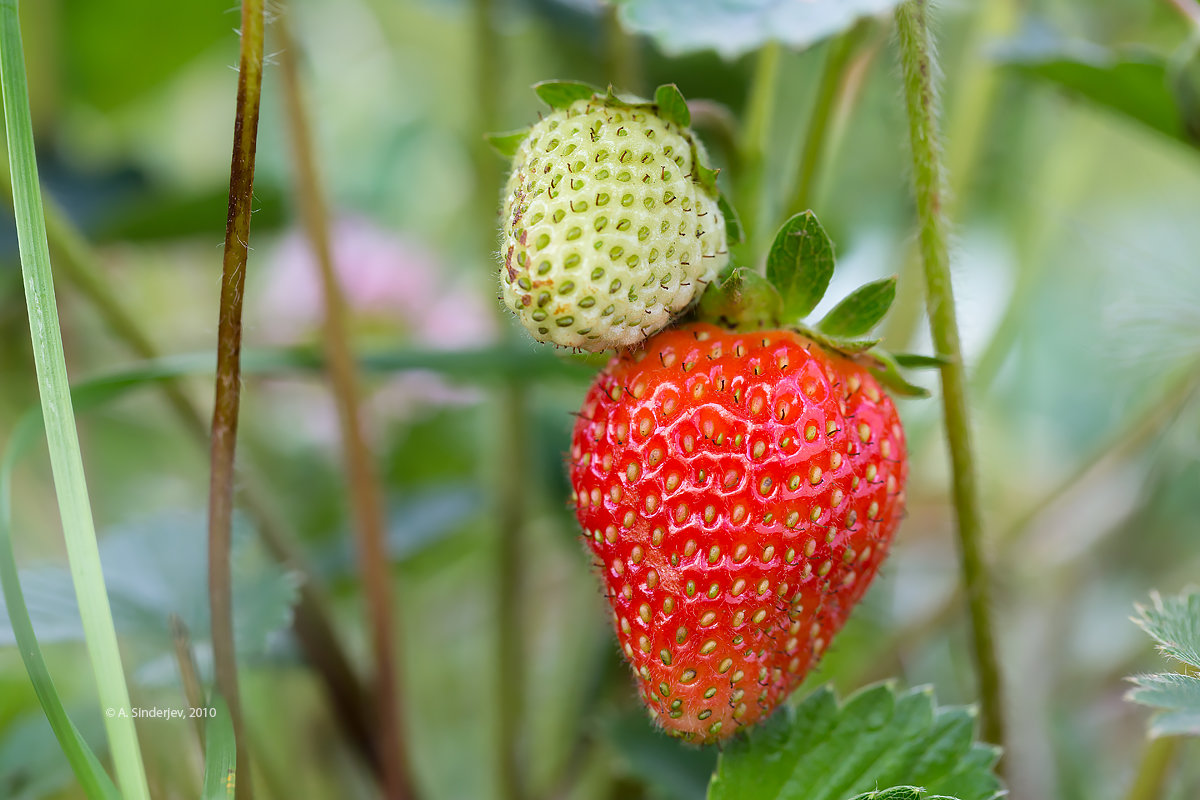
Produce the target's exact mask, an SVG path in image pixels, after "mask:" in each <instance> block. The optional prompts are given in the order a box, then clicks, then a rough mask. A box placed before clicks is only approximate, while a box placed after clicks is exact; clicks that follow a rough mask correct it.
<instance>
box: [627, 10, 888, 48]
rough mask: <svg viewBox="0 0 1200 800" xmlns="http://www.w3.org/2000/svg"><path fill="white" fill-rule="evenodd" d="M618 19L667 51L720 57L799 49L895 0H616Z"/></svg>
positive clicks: (882, 11)
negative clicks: (767, 47)
mask: <svg viewBox="0 0 1200 800" xmlns="http://www.w3.org/2000/svg"><path fill="white" fill-rule="evenodd" d="M617 2H618V5H619V6H620V9H621V21H622V22H623V23H624V24H625V25H626V26H627V27H629V28H631V29H633V30H635V31H637V32H639V33H645V34H648V35H649V36H650V37H651V38H653V39H654V40H655V41H656V42H657V43H658V45H659V46H660V47H661V48H662V49H663V50H664V51H665V52H667V53H668V54H679V53H689V52H696V51H699V50H716V51H717V52H718V53H720V54H721V55H722V56H724V57H726V58H736V57H737V56H740V55H743V54H745V53H749V52H750V51H752V50H757V49H758V48H759V47H761V46H762V45H764V44H766V43H767V42H770V41H780V42H783V43H784V44H786V45H788V46H790V47H794V48H796V49H802V48H805V47H808V46H809V45H811V44H814V43H816V42H819V41H821V40H822V39H824V38H825V37H827V36H832V35H834V34H836V33H840V32H842V31H844V30H847V29H849V28H850V26H851V25H853V24H854V23H855V22H856V21H857V20H859V19H861V18H862V17H866V16H871V15H875V14H883V13H885V12H888V11H891V10H892V9H893V8H895V7H896V6H898V5H899V4H900V1H899V0H807V2H803V3H780V2H771V3H764V2H762V1H761V0H617Z"/></svg>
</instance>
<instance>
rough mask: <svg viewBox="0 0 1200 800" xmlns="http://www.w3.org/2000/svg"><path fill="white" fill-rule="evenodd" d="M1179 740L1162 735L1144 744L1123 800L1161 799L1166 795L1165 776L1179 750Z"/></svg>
mask: <svg viewBox="0 0 1200 800" xmlns="http://www.w3.org/2000/svg"><path fill="white" fill-rule="evenodd" d="M1179 740H1180V737H1178V736H1163V737H1160V738H1158V739H1154V740H1153V741H1151V742H1149V743H1148V744H1147V745H1146V749H1145V750H1144V751H1143V752H1142V763H1141V764H1140V765H1139V766H1138V771H1137V775H1136V776H1135V777H1134V779H1133V785H1132V786H1130V787H1129V794H1127V795H1125V800H1161V798H1164V797H1166V796H1167V792H1166V786H1167V778H1168V777H1169V776H1170V774H1171V762H1173V761H1174V760H1175V753H1176V751H1178V750H1179Z"/></svg>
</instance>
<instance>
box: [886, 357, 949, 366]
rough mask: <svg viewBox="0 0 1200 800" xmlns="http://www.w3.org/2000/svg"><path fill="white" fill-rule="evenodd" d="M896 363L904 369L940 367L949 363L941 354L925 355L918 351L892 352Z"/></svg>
mask: <svg viewBox="0 0 1200 800" xmlns="http://www.w3.org/2000/svg"><path fill="white" fill-rule="evenodd" d="M892 358H893V359H895V360H896V364H897V365H899V366H901V367H904V368H905V369H941V368H942V367H944V366H946V364H948V363H950V362H949V361H948V360H947V359H944V358H942V357H941V356H926V355H921V354H920V353H892Z"/></svg>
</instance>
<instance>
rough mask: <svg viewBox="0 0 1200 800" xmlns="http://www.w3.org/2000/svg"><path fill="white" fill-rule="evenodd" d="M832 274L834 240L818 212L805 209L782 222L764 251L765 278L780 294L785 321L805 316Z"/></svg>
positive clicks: (821, 296) (819, 298) (798, 319)
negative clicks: (765, 255)
mask: <svg viewBox="0 0 1200 800" xmlns="http://www.w3.org/2000/svg"><path fill="white" fill-rule="evenodd" d="M832 277H833V242H831V241H830V240H829V235H828V234H826V233H825V229H824V228H822V227H821V223H820V222H819V221H818V220H817V215H816V214H814V213H813V212H811V211H805V212H804V213H803V214H797V215H796V216H794V217H792V218H791V219H789V220H788V221H787V222H785V223H783V226H782V227H780V229H779V232H778V233H776V234H775V241H774V242H773V243H772V244H771V250H770V252H769V253H768V254H767V278H768V279H769V280H770V281H771V283H773V284H775V286H776V287H777V288H778V289H779V293H780V295H781V296H782V297H783V317H784V320H785V321H789V322H799V321H800V320H802V319H804V318H805V317H806V316H808V315H809V314H810V313H811V312H812V310H813V309H814V308H816V307H817V304H818V303H820V302H821V298H823V297H824V296H825V290H826V289H828V288H829V279H830V278H832Z"/></svg>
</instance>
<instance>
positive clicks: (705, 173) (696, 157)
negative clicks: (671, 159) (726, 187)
mask: <svg viewBox="0 0 1200 800" xmlns="http://www.w3.org/2000/svg"><path fill="white" fill-rule="evenodd" d="M720 171H721V170H719V169H713V168H712V167H710V166H708V165H707V164H705V163H704V160H703V159H702V158H701V157H700V151H699V149H698V148H696V147H695V146H693V147H692V176H693V177H694V178H695V179H696V181H697V182H698V183H699V184H700V185H701V186H703V187H704V188H705V189H707V190H708V191H709V192H710V193H713V194H715V193H716V192H717V173H718V172H720Z"/></svg>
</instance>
